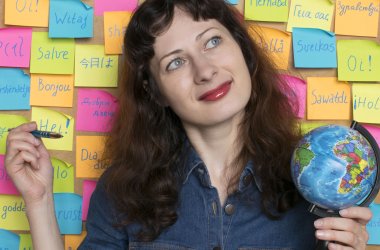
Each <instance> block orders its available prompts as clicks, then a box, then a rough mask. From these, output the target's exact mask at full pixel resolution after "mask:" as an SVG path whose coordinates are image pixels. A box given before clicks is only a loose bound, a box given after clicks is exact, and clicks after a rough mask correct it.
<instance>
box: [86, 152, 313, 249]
mask: <svg viewBox="0 0 380 250" xmlns="http://www.w3.org/2000/svg"><path fill="white" fill-rule="evenodd" d="M188 156H189V157H187V161H186V163H185V166H184V167H185V168H184V169H185V176H184V181H183V185H182V188H181V190H180V194H179V201H178V209H177V214H178V219H177V221H176V222H175V223H174V224H173V225H172V226H170V227H168V228H166V229H165V230H164V231H163V232H162V233H161V234H160V235H159V236H158V237H157V238H156V239H155V240H154V241H153V242H139V241H138V240H137V239H136V237H135V234H136V232H137V231H138V230H139V229H140V227H139V226H138V225H128V226H124V227H114V225H115V223H117V222H118V221H117V216H116V211H115V209H114V207H113V206H112V202H111V201H110V200H109V199H108V198H107V196H106V193H105V190H104V186H103V184H102V180H101V179H100V181H99V183H98V185H97V187H96V189H95V191H94V193H93V194H92V197H91V202H90V208H89V212H88V217H87V223H86V228H87V236H86V238H85V239H84V241H83V242H82V244H81V246H80V247H79V249H82V250H83V249H102V250H103V249H135V250H154V249H161V250H191V249H197V250H259V249H260V250H274V249H282V250H285V249H286V250H288V249H289V250H290V249H294V250H308V249H314V246H315V242H316V239H315V237H314V231H315V230H314V227H313V221H314V220H315V219H316V217H315V216H314V215H312V214H311V213H309V212H308V210H307V206H308V204H307V203H306V202H305V201H302V202H300V203H298V205H296V206H295V207H294V208H292V209H291V210H289V211H287V212H286V213H284V214H283V215H282V217H281V218H280V219H279V220H271V219H269V218H268V217H267V216H265V214H264V213H263V212H262V210H261V208H260V193H261V191H260V189H261V187H260V182H259V180H258V178H257V177H255V171H254V167H253V165H252V163H251V162H250V163H248V164H247V166H246V167H245V169H244V171H243V173H242V174H241V177H240V181H239V186H238V190H237V191H236V192H235V193H234V194H232V195H230V196H229V197H228V198H227V200H226V202H225V204H223V205H221V204H220V202H219V197H218V192H217V189H216V188H214V187H213V186H212V185H211V182H210V176H209V174H208V172H207V168H206V167H205V165H204V163H203V161H202V160H201V159H200V157H199V156H198V154H197V153H196V152H195V150H194V149H191V150H190V154H189V155H188Z"/></svg>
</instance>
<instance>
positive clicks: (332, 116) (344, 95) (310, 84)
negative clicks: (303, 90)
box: [307, 77, 351, 120]
mask: <svg viewBox="0 0 380 250" xmlns="http://www.w3.org/2000/svg"><path fill="white" fill-rule="evenodd" d="M350 110H351V86H350V85H349V84H348V83H347V82H339V81H338V79H337V78H335V77H308V78H307V119H309V120H349V119H350Z"/></svg>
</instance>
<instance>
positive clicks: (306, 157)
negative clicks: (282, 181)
mask: <svg viewBox="0 0 380 250" xmlns="http://www.w3.org/2000/svg"><path fill="white" fill-rule="evenodd" d="M309 147H310V143H308V142H304V143H301V144H300V146H299V147H298V148H296V150H295V156H294V171H295V172H296V176H298V175H300V174H302V172H303V170H304V168H305V167H307V166H309V164H310V162H311V160H313V158H314V153H313V151H311V150H310V149H309Z"/></svg>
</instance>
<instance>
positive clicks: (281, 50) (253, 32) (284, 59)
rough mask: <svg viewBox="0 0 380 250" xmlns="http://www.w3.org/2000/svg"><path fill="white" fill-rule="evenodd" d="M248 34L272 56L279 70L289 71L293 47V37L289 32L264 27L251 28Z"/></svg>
mask: <svg viewBox="0 0 380 250" xmlns="http://www.w3.org/2000/svg"><path fill="white" fill-rule="evenodd" d="M248 32H249V34H250V36H251V37H252V38H253V39H254V40H255V41H256V42H257V44H259V45H260V46H261V47H262V48H263V49H264V51H266V52H267V53H268V54H269V55H270V56H271V58H272V59H273V61H274V63H275V65H276V66H277V68H278V69H283V70H287V69H288V66H289V55H290V46H291V36H290V34H289V33H288V32H284V31H281V30H278V29H274V28H269V27H264V26H250V27H249V29H248Z"/></svg>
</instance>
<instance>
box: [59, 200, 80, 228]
mask: <svg viewBox="0 0 380 250" xmlns="http://www.w3.org/2000/svg"><path fill="white" fill-rule="evenodd" d="M54 206H55V216H56V218H57V221H58V226H59V231H60V232H61V234H81V233H82V197H81V196H80V195H77V194H74V193H56V194H54Z"/></svg>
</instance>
